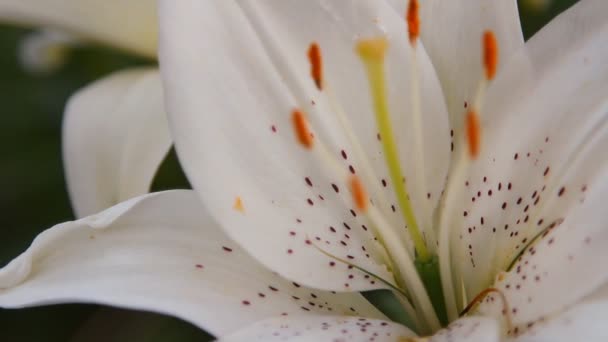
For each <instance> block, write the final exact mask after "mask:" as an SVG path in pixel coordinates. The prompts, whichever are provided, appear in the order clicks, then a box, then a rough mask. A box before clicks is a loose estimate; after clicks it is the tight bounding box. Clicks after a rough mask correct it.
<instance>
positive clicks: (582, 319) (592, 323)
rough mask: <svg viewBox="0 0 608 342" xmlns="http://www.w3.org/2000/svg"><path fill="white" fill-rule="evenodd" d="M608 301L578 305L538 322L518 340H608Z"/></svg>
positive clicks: (554, 341)
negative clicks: (607, 323)
mask: <svg viewBox="0 0 608 342" xmlns="http://www.w3.org/2000/svg"><path fill="white" fill-rule="evenodd" d="M607 315H608V301H605V300H604V301H598V302H592V303H585V304H580V305H576V306H574V307H573V308H571V309H569V310H567V311H566V312H563V313H561V314H559V315H557V316H555V317H551V318H547V319H544V320H543V321H540V322H536V323H535V324H534V325H533V326H532V327H531V328H530V329H529V330H528V331H526V332H525V333H523V334H521V335H520V336H518V337H517V338H516V339H514V340H515V341H517V342H542V341H552V342H568V341H573V340H577V341H606V340H607V339H608V326H606V324H605V318H606V316H607Z"/></svg>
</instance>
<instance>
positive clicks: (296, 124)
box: [291, 109, 313, 149]
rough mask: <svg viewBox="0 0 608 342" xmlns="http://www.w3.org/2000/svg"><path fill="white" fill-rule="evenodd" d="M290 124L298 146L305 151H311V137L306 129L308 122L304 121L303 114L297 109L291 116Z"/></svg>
mask: <svg viewBox="0 0 608 342" xmlns="http://www.w3.org/2000/svg"><path fill="white" fill-rule="evenodd" d="M291 122H292V123H293V129H294V131H295V133H296V137H297V138H298V141H299V142H300V144H302V146H304V147H305V148H307V149H311V148H312V146H313V135H312V133H311V132H310V129H309V128H308V120H306V116H305V115H304V113H302V112H301V111H300V110H299V109H294V110H293V112H292V114H291Z"/></svg>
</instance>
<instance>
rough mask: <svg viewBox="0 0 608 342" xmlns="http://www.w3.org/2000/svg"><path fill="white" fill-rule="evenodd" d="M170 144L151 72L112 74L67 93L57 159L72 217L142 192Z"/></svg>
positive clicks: (158, 84) (156, 75)
mask: <svg viewBox="0 0 608 342" xmlns="http://www.w3.org/2000/svg"><path fill="white" fill-rule="evenodd" d="M170 147H171V138H170V135H169V127H168V124H167V119H166V116H165V108H164V100H163V92H162V85H161V81H160V75H159V73H158V71H157V70H155V69H134V70H128V71H121V72H117V73H115V74H113V75H110V76H108V77H106V78H104V79H102V80H99V81H97V82H95V83H93V84H91V85H89V86H87V87H86V88H84V89H82V90H80V91H79V92H78V93H76V94H75V95H73V96H72V98H71V99H70V100H69V102H68V104H67V107H66V112H65V119H64V123H63V157H64V164H65V171H66V179H67V183H68V189H69V192H70V198H71V200H72V206H73V208H74V211H75V212H76V216H77V217H85V216H87V215H91V214H93V213H96V212H98V211H101V210H103V209H106V208H108V207H110V206H112V205H114V204H116V203H119V202H122V201H124V200H127V199H129V198H131V197H135V196H138V195H141V194H145V193H147V192H148V191H149V187H150V184H151V183H152V179H153V178H154V174H155V172H156V170H157V168H158V166H159V165H160V163H161V162H162V160H163V158H164V157H165V155H166V154H167V152H168V150H169V148H170Z"/></svg>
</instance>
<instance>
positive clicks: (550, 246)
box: [481, 145, 608, 331]
mask: <svg viewBox="0 0 608 342" xmlns="http://www.w3.org/2000/svg"><path fill="white" fill-rule="evenodd" d="M604 146H606V145H604ZM607 173H608V168H606V167H605V168H604V172H603V175H604V176H603V177H601V178H600V180H598V182H597V183H591V184H589V185H588V187H589V190H587V191H586V192H585V193H584V194H580V193H579V198H581V199H582V200H583V204H581V205H580V206H577V207H574V208H573V209H571V210H570V211H568V212H565V213H563V214H564V215H565V219H564V221H563V223H561V224H558V225H556V226H555V227H553V226H552V227H553V228H550V229H549V230H548V231H546V233H545V234H543V236H542V238H541V239H540V240H539V241H538V242H536V243H534V244H533V245H532V246H531V247H528V248H527V249H526V251H525V252H524V253H523V255H522V256H521V257H520V258H519V259H518V262H517V263H516V264H515V265H514V266H513V269H512V270H511V271H510V272H509V273H508V274H506V275H504V279H503V280H502V281H498V282H497V283H496V284H495V285H494V287H496V288H497V289H498V290H500V291H501V292H502V293H503V294H504V296H505V297H506V301H507V303H508V306H509V314H510V315H511V318H512V321H513V323H514V324H515V325H516V326H518V325H523V326H525V324H527V323H529V322H534V321H536V320H538V319H541V317H543V316H547V315H550V314H552V313H555V312H559V311H561V310H564V309H565V308H567V307H568V306H569V305H572V304H573V303H576V302H578V301H580V300H582V299H583V298H585V297H586V296H588V295H590V294H592V293H593V292H596V291H597V290H598V289H600V288H601V287H602V286H604V285H605V284H606V283H608V271H607V270H606V267H605V260H607V259H608V248H606V247H607V246H608V231H607V230H606V212H605V207H606V205H605V203H606V200H607V199H608V182H607V181H606V176H605V175H606V174H607ZM504 308H505V307H504V303H503V302H502V301H501V300H500V297H496V298H495V300H494V301H490V302H488V303H484V305H483V306H482V307H481V310H482V311H484V312H493V313H494V314H495V315H497V316H500V315H501V312H502V310H503V309H504ZM521 330H522V329H521V328H520V331H521Z"/></svg>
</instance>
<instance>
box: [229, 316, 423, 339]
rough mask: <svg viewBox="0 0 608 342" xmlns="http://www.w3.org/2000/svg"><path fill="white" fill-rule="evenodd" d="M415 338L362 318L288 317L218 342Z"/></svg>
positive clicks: (404, 330) (399, 327) (403, 330)
mask: <svg viewBox="0 0 608 342" xmlns="http://www.w3.org/2000/svg"><path fill="white" fill-rule="evenodd" d="M414 336H416V335H415V334H414V333H413V332H411V331H410V330H409V329H408V328H406V327H404V326H403V325H400V324H397V323H393V322H387V321H381V320H376V319H368V318H362V317H336V316H300V317H298V316H290V317H275V318H270V319H267V320H264V321H260V322H257V323H255V324H253V325H250V326H248V327H245V328H243V329H241V330H239V331H237V332H235V333H233V334H230V335H228V336H224V337H223V338H221V339H220V340H219V341H220V342H238V341H379V342H382V341H386V342H392V341H402V340H403V341H407V340H408V339H407V338H408V337H414Z"/></svg>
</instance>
